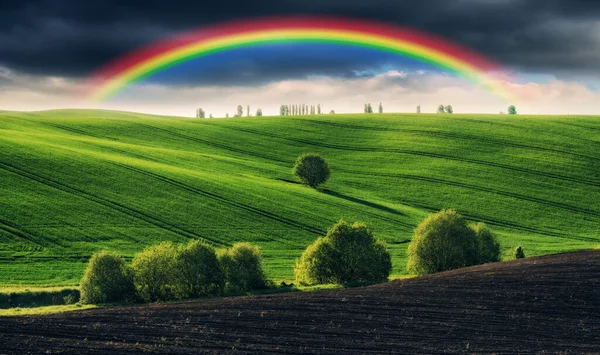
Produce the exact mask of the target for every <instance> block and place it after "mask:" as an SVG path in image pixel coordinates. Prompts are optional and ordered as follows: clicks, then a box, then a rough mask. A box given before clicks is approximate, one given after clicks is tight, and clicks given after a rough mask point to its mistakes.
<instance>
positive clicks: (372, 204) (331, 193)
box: [321, 189, 405, 216]
mask: <svg viewBox="0 0 600 355" xmlns="http://www.w3.org/2000/svg"><path fill="white" fill-rule="evenodd" d="M321 192H323V193H324V194H327V195H329V196H333V197H337V198H341V199H343V200H346V201H350V202H354V203H358V204H361V205H363V206H367V207H371V208H375V209H378V210H380V211H383V212H388V213H391V214H395V215H398V216H404V215H405V214H404V213H402V212H400V211H397V210H395V209H393V208H389V207H386V206H383V205H380V204H377V203H375V202H371V201H367V200H363V199H360V198H357V197H352V196H348V195H344V194H341V193H339V192H335V191H331V190H327V189H323V190H321Z"/></svg>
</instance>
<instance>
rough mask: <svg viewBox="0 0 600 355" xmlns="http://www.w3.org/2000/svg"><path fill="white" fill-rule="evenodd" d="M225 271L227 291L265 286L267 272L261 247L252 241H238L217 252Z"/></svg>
mask: <svg viewBox="0 0 600 355" xmlns="http://www.w3.org/2000/svg"><path fill="white" fill-rule="evenodd" d="M217 256H218V258H219V262H220V263H221V267H222V269H223V271H224V272H225V280H226V286H225V290H226V292H227V293H240V292H246V291H250V290H256V289H262V288H265V285H266V280H265V273H264V271H263V267H262V256H261V254H260V249H259V248H258V247H257V246H254V245H252V244H250V243H237V244H235V245H234V246H233V247H232V248H231V249H222V250H219V252H218V254H217Z"/></svg>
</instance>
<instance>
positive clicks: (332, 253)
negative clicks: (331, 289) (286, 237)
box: [294, 221, 392, 285]
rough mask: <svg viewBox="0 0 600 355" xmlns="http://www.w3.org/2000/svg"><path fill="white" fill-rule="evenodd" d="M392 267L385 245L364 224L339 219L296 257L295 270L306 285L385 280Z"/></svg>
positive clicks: (301, 282)
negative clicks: (298, 257)
mask: <svg viewBox="0 0 600 355" xmlns="http://www.w3.org/2000/svg"><path fill="white" fill-rule="evenodd" d="M391 269H392V262H391V257H390V254H389V253H388V251H387V250H386V248H385V245H384V244H383V243H382V242H381V241H379V240H377V239H375V237H374V236H373V233H371V231H369V230H368V229H367V227H366V226H365V225H364V224H359V223H354V224H352V225H351V224H349V223H347V222H345V221H339V222H338V223H336V224H335V225H334V226H333V227H332V228H331V229H330V230H329V231H328V233H327V235H326V236H325V237H321V238H318V239H317V240H316V241H315V242H314V243H313V244H312V245H310V246H309V247H308V248H306V250H305V251H304V253H302V256H301V257H300V259H299V260H297V261H296V268H295V270H294V274H295V276H296V280H297V282H299V283H300V284H303V285H311V284H312V285H314V284H325V283H338V284H345V283H352V282H382V281H386V280H387V278H388V276H389V275H390V271H391Z"/></svg>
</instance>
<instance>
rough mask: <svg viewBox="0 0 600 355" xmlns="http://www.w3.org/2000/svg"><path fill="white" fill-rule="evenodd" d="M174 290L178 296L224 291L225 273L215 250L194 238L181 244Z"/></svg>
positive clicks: (175, 270) (177, 256)
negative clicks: (185, 243)
mask: <svg viewBox="0 0 600 355" xmlns="http://www.w3.org/2000/svg"><path fill="white" fill-rule="evenodd" d="M174 272H175V275H173V277H174V287H173V292H174V295H175V297H177V298H195V297H205V296H217V295H221V294H222V293H223V287H224V286H225V275H224V273H223V270H222V269H221V265H220V264H219V260H217V255H216V253H215V250H214V249H213V248H212V247H210V246H209V245H208V244H206V243H204V242H201V241H198V240H192V241H190V242H189V243H188V244H187V245H183V246H179V247H178V248H177V251H176V255H175V264H174Z"/></svg>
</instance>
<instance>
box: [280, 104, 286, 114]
mask: <svg viewBox="0 0 600 355" xmlns="http://www.w3.org/2000/svg"><path fill="white" fill-rule="evenodd" d="M279 114H280V115H281V116H285V106H284V105H281V106H279Z"/></svg>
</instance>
